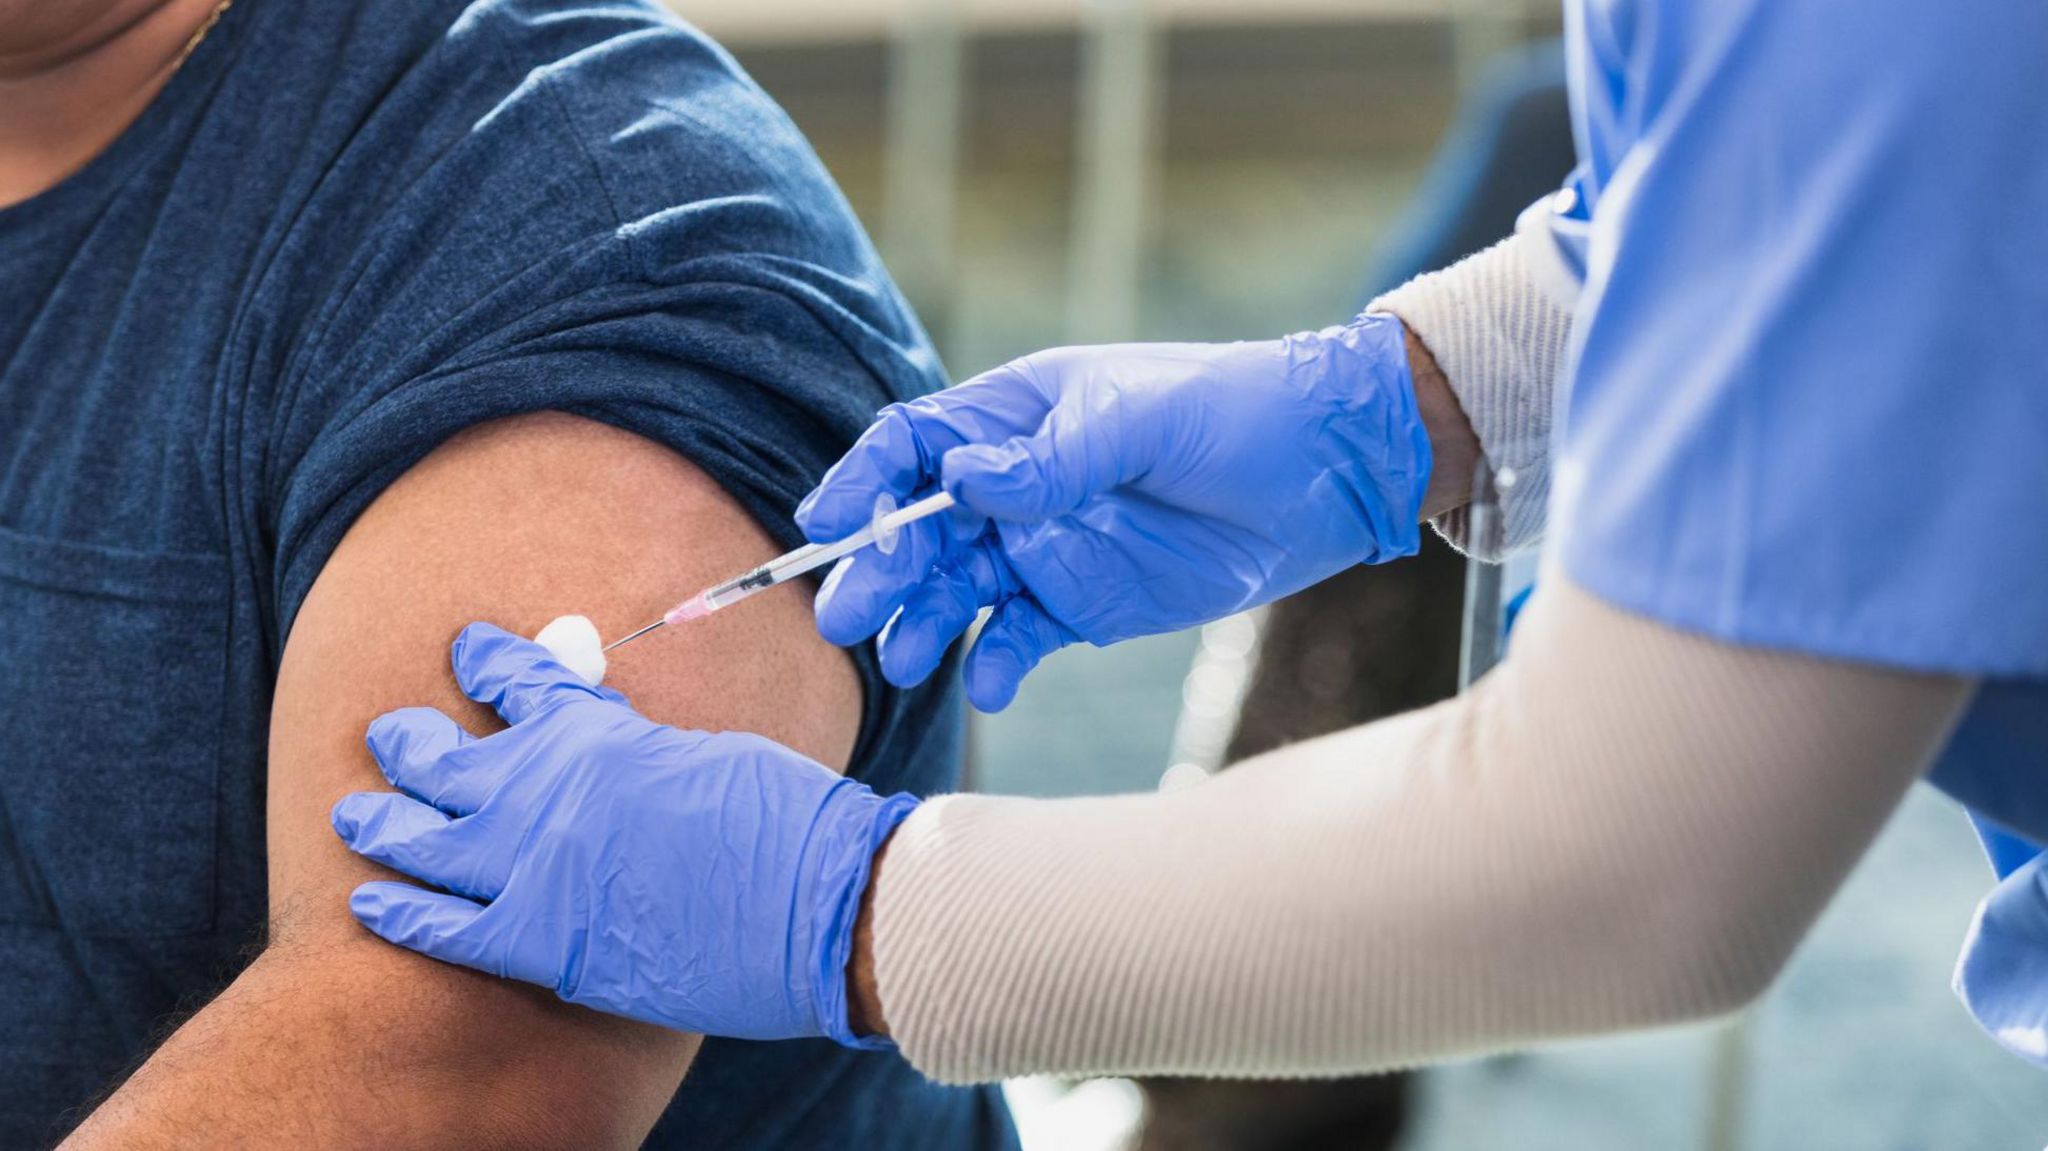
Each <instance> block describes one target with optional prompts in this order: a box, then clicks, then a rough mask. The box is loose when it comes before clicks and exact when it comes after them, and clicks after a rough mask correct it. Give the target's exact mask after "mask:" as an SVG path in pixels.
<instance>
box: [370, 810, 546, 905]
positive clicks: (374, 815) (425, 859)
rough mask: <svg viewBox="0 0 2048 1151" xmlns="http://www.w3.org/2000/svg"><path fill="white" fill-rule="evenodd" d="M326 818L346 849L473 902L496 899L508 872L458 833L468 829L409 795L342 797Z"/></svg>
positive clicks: (470, 838) (474, 838)
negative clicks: (345, 845)
mask: <svg viewBox="0 0 2048 1151" xmlns="http://www.w3.org/2000/svg"><path fill="white" fill-rule="evenodd" d="M329 819H330V820H331V821H332V822H333V824H334V831H335V834H337V835H339V836H341V838H342V842H344V843H346V844H348V846H349V850H351V851H353V852H355V853H356V854H357V855H360V856H362V857H363V858H365V859H368V860H371V861H373V862H376V863H381V864H383V865H384V866H386V867H388V868H391V869H392V870H393V871H402V872H404V873H405V874H407V875H410V876H412V877H413V878H414V879H418V880H420V881H422V882H425V883H431V884H433V885H434V886H435V887H443V888H446V889H448V890H449V891H453V892H457V893H459V894H462V895H467V896H470V897H472V898H475V899H493V898H496V897H497V894H498V892H499V891H501V890H503V888H504V885H505V884H504V876H505V874H506V873H507V872H508V871H509V867H506V866H502V865H500V864H499V862H498V861H497V859H496V856H497V855H498V854H499V853H496V852H492V851H489V850H488V846H489V845H488V844H487V843H484V842H479V841H478V837H477V836H474V835H465V834H463V831H464V829H465V827H466V826H468V825H466V824H464V823H462V822H458V821H456V820H451V819H449V818H448V817H447V816H446V815H444V814H442V813H441V812H440V811H438V810H436V809H435V808H432V807H429V806H427V805H426V804H424V803H421V802H420V801H419V800H417V799H414V798H412V797H411V796H409V795H399V794H398V793H396V792H391V791H359V792H356V793H355V794H354V795H346V796H343V797H342V798H341V802H339V803H337V804H335V805H334V810H333V812H332V813H331V814H330V816H329Z"/></svg>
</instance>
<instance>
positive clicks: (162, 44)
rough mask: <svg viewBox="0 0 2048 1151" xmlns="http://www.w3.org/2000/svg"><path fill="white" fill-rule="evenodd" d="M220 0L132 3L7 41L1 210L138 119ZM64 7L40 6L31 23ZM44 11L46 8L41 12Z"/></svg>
mask: <svg viewBox="0 0 2048 1151" xmlns="http://www.w3.org/2000/svg"><path fill="white" fill-rule="evenodd" d="M218 4H219V0H129V2H126V3H118V4H113V5H110V6H108V7H107V8H106V10H105V11H103V12H101V13H99V14H97V15H96V16H94V17H92V18H91V19H89V20H82V21H80V22H78V23H77V25H76V26H73V27H53V28H51V29H50V30H49V34H48V35H47V36H46V37H37V36H34V35H25V36H20V37H15V36H9V37H7V38H6V39H7V42H6V43H4V44H0V207H6V206H7V205H9V204H16V203H20V202H21V201H23V200H26V199H28V198H30V197H31V196H34V195H36V194H38V193H40V192H43V191H46V190H48V189H49V188H52V187H54V186H56V185H57V184H58V183H60V182H62V181H63V179H64V178H65V177H66V176H69V175H71V174H72V173H73V172H76V171H78V170H79V169H80V168H82V167H84V166H85V165H86V164H87V163H88V162H89V161H91V160H92V158H93V157H94V156H97V155H99V154H100V152H101V151H103V150H104V149H105V148H106V147H107V145H109V144H111V143H113V142H114V138H115V137H117V136H119V135H120V134H121V132H122V130H123V129H125V128H126V127H128V125H130V124H132V123H134V122H135V118H136V117H137V116H140V115H141V114H142V110H143V109H144V108H147V107H148V106H149V102H150V101H151V100H153V99H155V98H156V94H157V93H158V92H159V91H161V90H162V89H163V86H164V84H165V83H166V82H167V81H169V80H170V78H171V73H172V72H174V71H176V68H177V63H178V59H179V56H180V54H181V53H182V52H183V51H184V49H185V45H186V44H187V43H188V42H190V41H191V39H192V37H193V35H194V34H195V33H197V32H198V31H199V30H200V29H201V28H202V27H204V26H205V25H206V23H207V21H208V20H209V19H210V18H211V17H212V16H213V13H214V9H215V8H216V6H217V5H218ZM64 7H65V6H64V5H61V4H51V5H44V4H41V3H37V4H35V5H34V6H33V7H32V8H31V13H32V14H30V15H26V16H24V17H22V19H24V20H28V21H33V20H36V19H37V18H38V17H45V18H47V17H48V16H49V14H50V13H52V12H62V11H63V10H64ZM36 9H40V11H36Z"/></svg>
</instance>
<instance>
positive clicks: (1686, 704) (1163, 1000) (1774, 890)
mask: <svg viewBox="0 0 2048 1151" xmlns="http://www.w3.org/2000/svg"><path fill="white" fill-rule="evenodd" d="M1969 694H1970V688H1969V686H1968V685H1967V684H1966V683H1965V682H1963V681H1959V680H1954V679H1943V678H1937V677H1931V676H1916V675H1907V674H1901V673H1897V672H1892V671H1885V670H1880V669H1876V668H1872V667H1861V666H1854V665H1849V664H1840V663H1830V662H1826V661H1822V660H1816V659H1810V658H1805V657H1800V656H1796V655H1789V654H1782V653H1774V652H1767V651H1760V650H1754V649H1744V648H1738V647H1733V646H1729V645H1725V644H1721V643H1717V642H1715V641H1712V640H1709V639H1704V638H1701V637H1698V636H1695V635H1690V634H1686V633H1682V632H1679V631H1676V630H1673V629H1670V628H1667V627H1664V626H1661V625H1659V624H1656V623H1653V622H1650V621H1648V620H1645V619H1642V618H1639V617H1636V616H1631V615H1628V614H1625V613H1623V612H1620V611H1617V610H1615V609H1614V608H1611V607H1609V606H1607V605H1605V604H1603V603H1601V602H1600V601H1599V600H1597V599H1595V598H1593V597H1592V596H1590V595H1588V594H1586V593H1585V592H1583V591H1580V590H1579V589H1577V588H1576V587H1574V586H1572V585H1571V584H1570V583H1569V582H1568V581H1565V580H1561V579H1554V580H1551V581H1549V582H1547V583H1546V584H1545V585H1544V587H1543V590H1542V591H1540V592H1539V594H1538V596H1537V598H1536V601H1535V602H1534V603H1533V604H1532V605H1531V607H1530V609H1529V612H1528V614H1527V615H1526V616H1525V617H1524V622H1523V625H1522V628H1521V630H1519V631H1518V632H1517V635H1516V638H1515V646H1514V650H1513V651H1512V653H1511V654H1510V656H1509V658H1508V659H1507V661H1506V662H1505V663H1504V664H1503V665H1502V666H1501V667H1500V668H1499V669H1497V670H1496V671H1495V672H1494V673H1493V674H1492V675H1490V676H1489V677H1488V678H1487V679H1486V680H1485V681H1483V682H1482V683H1481V685H1480V686H1479V687H1478V688H1477V689H1476V690H1475V691H1474V692H1473V693H1471V694H1470V695H1467V696H1464V697H1462V698H1460V699H1457V700H1455V701H1452V702H1449V703H1445V704H1442V705H1440V706H1438V707H1435V708H1431V709H1429V710H1426V711H1422V712H1417V713H1413V714H1410V715H1406V716H1402V717H1399V718H1396V719H1391V720H1387V721H1385V722H1381V723H1376V724H1372V725H1369V726H1366V727H1362V728H1358V729H1355V730H1352V731H1349V732H1344V733H1340V734H1337V735H1333V736H1328V737H1325V738H1322V739H1318V740H1313V741H1309V742H1305V743H1302V744H1299V745H1296V746H1294V747H1290V748H1286V749H1283V750H1281V751H1277V752H1274V753H1271V754H1269V755H1265V756H1261V757H1259V758H1257V759H1254V760H1251V761H1248V762H1246V763H1244V764H1241V765H1239V766H1237V767H1235V768H1233V769H1232V770H1230V771H1228V772H1225V773H1223V774H1221V775H1219V776H1216V777H1215V778H1213V779H1210V780H1208V781H1205V782H1203V783H1201V784H1199V785H1197V786H1195V787H1191V788H1188V789H1185V790H1182V791H1177V792H1174V793H1171V794H1164V795H1144V796H1123V797H1110V798H1091V799H1068V800H1052V801H1044V800H1027V799H1010V798H994V797H981V796H955V797H950V798H945V799H940V800H936V801H934V802H931V803H928V804H926V805H925V806H924V807H922V808H921V809H919V810H918V811H917V812H916V813H915V814H913V815H912V816H911V817H910V818H909V820H907V821H906V822H905V823H904V824H903V826H902V827H901V828H900V829H899V830H898V831H897V833H896V835H895V837H894V839H893V840H892V841H891V843H890V845H889V847H888V848H887V851H886V853H885V854H884V856H883V858H882V863H881V865H880V867H879V870H878V872H877V876H876V879H875V881H874V885H873V892H874V899H873V912H872V915H873V923H872V937H873V965H874V967H873V976H874V977H875V982H876V983H878V986H879V997H878V998H872V997H870V998H869V999H868V1001H867V1002H865V1003H857V1004H856V1009H857V1013H859V1014H862V1015H864V1016H865V1018H866V1019H867V1021H868V1026H870V1027H879V1026H884V1025H885V1026H886V1028H887V1030H888V1031H889V1033H890V1034H892V1035H893V1036H894V1037H895V1039H896V1041H897V1042H898V1043H899V1044H900V1045H901V1046H902V1049H903V1052H904V1054H905V1055H906V1056H908V1057H909V1058H910V1060H911V1061H912V1062H913V1063H915V1064H916V1065H917V1066H918V1067H919V1069H920V1070H922V1071H924V1072H925V1073H926V1074H928V1075H931V1076H933V1077H935V1078H938V1079H941V1080H948V1081H967V1080H988V1079H998V1078H1002V1077H1005V1076H1011V1075H1020V1074H1029V1073H1035V1072H1058V1073H1062V1074H1091V1073H1162V1074H1197V1075H1246V1076H1254V1075H1255V1076H1269V1075H1337V1074H1351V1073H1358V1072H1367V1071H1373V1070H1381V1069H1386V1068H1392V1067H1398V1066H1402V1065H1405V1064H1411V1063H1417V1062H1422V1061H1426V1060H1432V1059H1438V1058H1443V1057H1449V1056H1455V1055H1461V1054H1471V1053H1476V1052H1482V1051H1488V1050H1494V1049H1500V1048H1507V1047H1513V1046H1516V1045H1521V1044H1526V1043H1530V1042H1533V1041H1538V1040H1545V1039H1554V1038H1561V1037H1566V1036H1574V1035H1585V1034H1592V1033H1597V1032H1604V1031H1611V1030H1616V1029H1622V1028H1631V1027H1644V1026H1651V1025H1657V1024H1665V1023H1673V1022H1678V1021H1682V1020H1688V1019H1695V1018H1699V1017H1703V1016H1710V1015H1713V1014H1716V1013H1719V1012H1725V1011H1728V1010H1732V1009H1734V1008H1737V1007H1740V1006H1742V1005H1744V1004H1746V1003H1747V1002H1749V1001H1750V1000H1752V999H1753V998H1755V997H1756V996H1757V995H1758V994H1760V993H1761V992H1762V991H1763V989H1764V988H1765V987H1766V986H1767V985H1768V984H1769V983H1770V981H1771V979H1772V978H1773V977H1774V975H1775V974H1776V973H1777V971H1778V970H1779V969H1780V967H1781V966H1782V965H1783V963H1784V962H1785V959H1786V957H1787V956H1788V954H1789V953H1790V952H1791V950H1792V948H1793V946H1794V945H1795V944H1796V943H1797V942H1798V940H1799V939H1800V937H1801V936H1802V935H1803V934H1804V932H1805V931H1806V929H1807V928H1808V926H1809V925H1810V924H1811V922H1812V921H1813V919H1814V917H1815V916H1816V915H1817V914H1818V913H1819V911H1820V909H1821V907H1822V906H1823V905H1824V904H1825V903H1826V901H1827V899H1828V897H1829V896H1830V895H1831V894H1832V893H1833V892H1834V890H1835V888H1836V887H1837V886H1838V885H1839V883H1840V882H1841V880H1842V878H1843V877H1844V876H1845V875H1846V874H1847V872H1848V870H1849V868H1850V867H1851V865H1852V864H1853V863H1854V862H1855V861H1856V859H1857V857H1858V856H1859V855H1860V854H1861V853H1862V851H1863V850H1864V848H1865V847H1866V845H1867V844H1868V843H1869V842H1870V840H1871V839H1872V837H1873V836H1875V835H1876V833H1877V831H1878V829H1879V828H1880V827H1881V825H1882V824H1883V823H1884V821H1885V819H1886V817H1887V816H1888V815H1889V814H1890V813H1891V811H1892V810H1893V808H1894V806H1895V805H1896V804H1897V803H1898V801H1899V799H1900V797H1901V795H1902V794H1903V793H1904V792H1905V790H1906V788H1907V787H1908V785H1910V784H1911V783H1912V782H1913V780H1914V779H1915V777H1916V776H1917V774H1918V773H1919V772H1920V770H1921V769H1922V768H1923V767H1924V766H1925V764H1926V763H1927V761H1928V760H1929V758H1930V757H1931V756H1932V755H1933V753H1934V752H1935V750H1936V749H1937V748H1938V747H1939V745H1940V743H1941V741H1942V739H1943V737H1944V735H1945V733H1946V732H1947V730H1948V729H1949V727H1950V725H1951V723H1952V722H1953V720H1954V719H1955V717H1956V716H1957V715H1958V714H1959V712H1960V710H1961V709H1962V707H1963V705H1964V704H1965V702H1966V700H1967V698H1968V696H1969ZM862 958H863V957H862V956H861V955H859V954H857V955H856V962H855V972H854V974H855V983H856V986H857V987H858V986H859V985H861V984H862V983H864V982H866V981H865V980H863V979H862V975H863V971H862V962H861V961H862Z"/></svg>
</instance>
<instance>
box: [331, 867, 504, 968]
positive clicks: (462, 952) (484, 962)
mask: <svg viewBox="0 0 2048 1151" xmlns="http://www.w3.org/2000/svg"><path fill="white" fill-rule="evenodd" d="M348 909H349V911H350V913H352V914H353V915H354V916H355V917H356V922H358V923H360V924H362V925H363V926H364V927H367V928H369V929H370V930H371V931H372V932H375V933H376V934H377V935H379V936H382V937H383V938H384V939H385V941H387V942H390V943H396V944H397V945H398V946H400V947H404V948H407V949H409V950H412V951H417V952H419V953H420V954H422V955H428V956H432V957H433V958H435V959H439V960H441V961H442V962H444V963H459V964H461V965H462V966H464V967H473V968H476V969H477V970H479V971H484V972H487V973H489V974H492V975H500V976H502V975H505V974H507V973H506V972H505V971H503V970H501V968H502V967H503V966H504V964H503V963H502V962H501V961H499V960H498V959H497V958H496V957H495V956H491V955H488V954H486V951H487V947H486V940H485V938H484V937H483V933H481V932H479V931H477V930H476V929H475V928H476V922H477V918H478V917H479V916H481V915H482V914H483V912H484V909H483V908H482V907H481V906H479V905H477V904H475V903H472V902H470V901H469V900H467V899H464V898H462V897H461V896H459V895H449V894H446V893H445V892H439V891H428V890H426V889H424V888H419V887H414V886H413V885H412V884H410V883H394V882H391V881H389V880H377V881H375V882H371V883H365V884H362V885H360V886H358V887H357V888H356V889H355V890H354V891H353V892H351V893H350V894H349V897H348Z"/></svg>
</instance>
